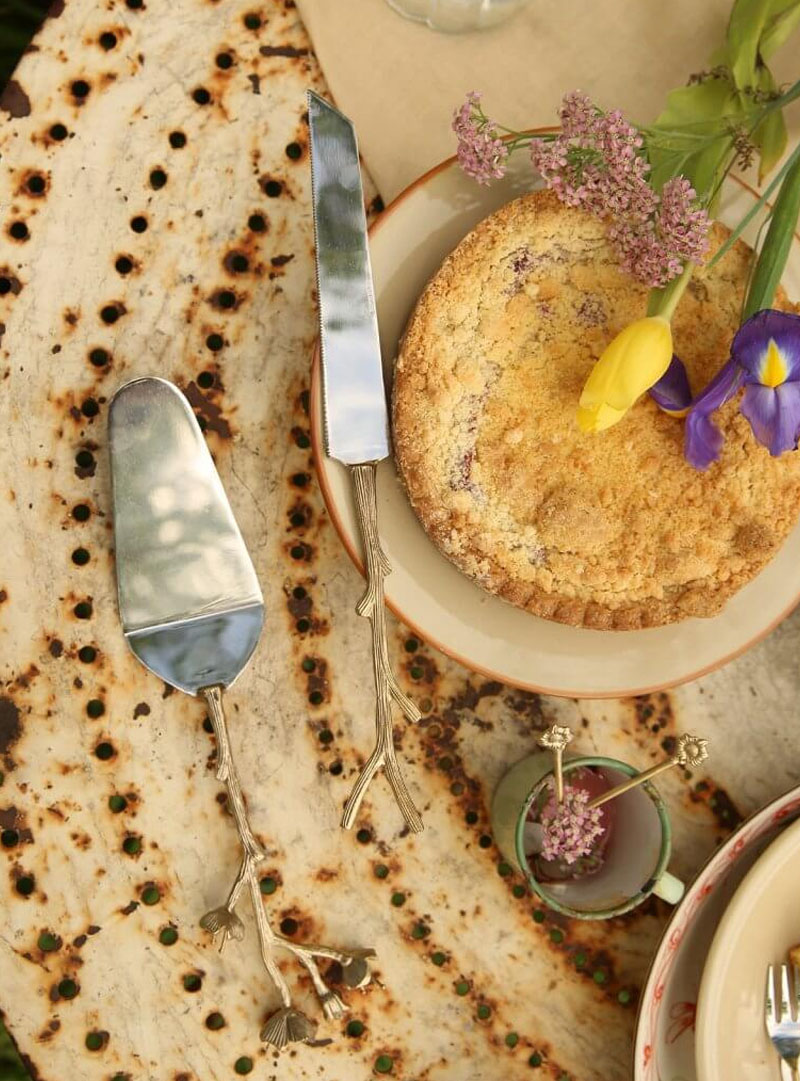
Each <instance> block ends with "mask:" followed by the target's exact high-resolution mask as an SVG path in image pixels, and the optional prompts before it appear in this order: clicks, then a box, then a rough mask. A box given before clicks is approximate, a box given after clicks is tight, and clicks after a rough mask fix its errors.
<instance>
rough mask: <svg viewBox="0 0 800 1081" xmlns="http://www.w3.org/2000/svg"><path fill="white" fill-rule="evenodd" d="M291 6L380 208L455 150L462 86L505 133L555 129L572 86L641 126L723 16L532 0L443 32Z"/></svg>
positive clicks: (781, 69)
mask: <svg viewBox="0 0 800 1081" xmlns="http://www.w3.org/2000/svg"><path fill="white" fill-rule="evenodd" d="M297 2H298V6H299V8H300V11H301V14H302V16H303V19H304V21H305V24H306V27H307V29H308V30H309V32H310V35H311V39H312V41H313V43H314V50H315V52H316V55H317V57H318V58H319V60H320V62H321V64H322V69H323V71H324V73H325V76H326V79H327V82H328V85H329V86H330V88H331V91H332V93H333V95H334V97H335V99H336V101H337V103H338V105H339V106H340V108H342V109H343V110H344V111H345V112H346V113H347V114H348V115H349V116H351V117H352V119H353V120H354V121H355V123H356V125H357V127H358V134H359V140H360V144H361V152H362V155H363V158H364V161H365V162H366V165H367V167H368V169H369V171H370V173H371V174H372V177H373V179H374V180H375V182H376V184H377V186H378V189H379V191H380V192H381V194H382V195H383V198H384V200H386V201H387V202H388V201H389V200H390V199H393V198H394V196H395V195H397V194H398V192H400V191H402V189H403V188H404V187H406V185H408V184H409V183H411V181H412V180H414V179H415V178H416V177H417V176H419V175H420V174H421V173H423V172H424V171H425V170H426V169H429V168H431V166H433V165H436V164H437V162H439V161H441V160H442V159H443V158H446V157H449V156H450V155H451V154H452V153H453V152H454V148H455V139H454V136H453V134H452V132H451V131H450V121H451V117H452V113H453V108H454V107H455V105H456V104H459V103H460V102H461V101H462V100H463V98H464V95H465V94H466V92H467V91H468V90H473V89H477V90H481V91H483V93H484V103H485V107H486V111H487V112H488V113H489V115H491V116H494V117H496V118H497V119H498V120H500V121H502V122H503V123H504V124H506V125H508V126H511V127H520V128H525V127H531V126H535V125H538V124H552V123H554V122H555V121H556V109H557V107H558V103H559V101H560V100H561V97H562V95H563V94H564V93H565V92H566V91H567V90H571V89H574V88H576V87H577V88H580V89H582V90H585V91H586V92H587V93H589V94H590V95H592V96H593V97H594V98H595V99H596V100H597V101H598V103H599V104H601V105H604V106H606V107H607V108H620V109H622V110H623V111H625V112H626V113H627V114H628V115H629V116H630V118H631V119H632V120H637V121H640V122H646V121H649V120H650V119H652V118H653V117H655V115H656V114H657V113H658V111H659V110H660V109H661V107H662V105H663V101H664V95H665V94H666V93H667V91H668V90H670V89H671V88H672V87H674V86H678V85H680V84H682V83H684V82H685V81H686V78H687V76H688V75H689V74H690V73H691V72H694V71H699V70H702V69H703V68H704V67H705V66H706V63H707V60H708V56H709V54H710V52H711V51H712V49H713V48H714V47H715V46H716V45H717V44H718V43H719V41H720V40H721V38H722V34H723V32H724V28H725V24H726V21H727V18H728V12H729V10H730V0H671V2H670V3H669V4H666V3H663V2H662V0H596V2H594V3H592V2H591V0H588V2H587V0H531V3H530V4H529V5H528V6H527V7H526V8H524V9H523V10H522V11H521V12H519V13H518V14H517V15H516V16H514V17H513V18H512V19H510V20H509V21H508V22H507V23H505V24H504V25H502V26H500V27H497V28H495V29H493V30H484V31H479V32H476V33H469V34H441V33H436V32H434V31H431V30H429V29H428V28H427V27H426V26H423V25H421V24H419V23H414V22H411V21H410V20H408V19H404V18H401V17H400V16H399V15H397V14H396V13H395V12H394V11H392V9H391V8H389V6H388V5H387V4H386V0H335V2H334V0H297ZM792 51H793V50H792V45H791V44H790V45H789V46H788V47H787V48H785V49H784V50H783V51H782V53H781V54H780V55H779V57H778V58H777V63H776V64H775V69H776V73H777V75H778V78H779V79H789V78H790V77H791V76H792V67H793V66H794V67H795V68H796V67H797V65H796V63H795V64H794V65H792V62H791V59H792V58H791V55H790V54H791V53H792ZM795 54H796V50H795ZM794 77H795V78H796V77H797V73H796V72H795V74H794ZM792 119H793V120H794V124H795V126H796V125H797V122H798V110H797V109H796V108H795V109H794V111H793V116H790V117H789V120H790V122H791V120H792Z"/></svg>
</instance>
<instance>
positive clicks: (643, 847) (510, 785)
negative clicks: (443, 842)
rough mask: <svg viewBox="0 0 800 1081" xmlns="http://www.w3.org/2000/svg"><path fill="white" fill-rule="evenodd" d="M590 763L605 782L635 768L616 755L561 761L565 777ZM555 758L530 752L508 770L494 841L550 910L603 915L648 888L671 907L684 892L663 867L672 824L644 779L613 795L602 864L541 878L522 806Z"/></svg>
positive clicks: (495, 802)
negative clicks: (567, 877)
mask: <svg viewBox="0 0 800 1081" xmlns="http://www.w3.org/2000/svg"><path fill="white" fill-rule="evenodd" d="M586 766H593V767H594V768H595V769H597V770H599V771H600V772H601V773H602V774H603V775H604V776H605V778H606V780H607V781H608V783H609V785H610V786H611V787H615V786H616V785H618V784H621V783H622V782H623V781H626V780H627V779H628V778H629V777H634V776H636V774H637V773H638V772H639V771H638V770H637V769H635V768H634V767H633V766H630V765H628V763H627V762H620V761H618V760H617V759H615V758H600V757H597V756H586V757H582V758H568V759H565V761H564V780H565V783H567V784H568V783H569V774H570V772H571V771H572V770H575V769H580V768H582V767H586ZM552 767H553V757H552V755H551V754H550V753H549V752H546V751H540V752H536V753H535V754H532V755H528V757H527V758H523V759H522V761H521V762H517V764H516V765H515V766H512V767H511V769H510V770H509V771H508V773H506V775H505V776H504V777H503V779H502V780H501V781H500V783H499V784H498V786H497V788H496V790H495V793H494V797H493V799H492V811H491V816H492V830H493V833H494V838H495V841H496V843H497V845H498V847H499V849H500V851H501V852H502V853H503V855H504V856H505V857H506V859H507V860H508V861H509V862H510V863H513V864H515V865H516V866H517V867H519V869H520V870H521V871H522V873H523V874H524V875H525V877H526V878H527V880H528V883H529V884H530V887H531V889H532V890H533V891H534V892H535V893H536V894H538V896H539V897H540V898H541V899H542V901H544V903H545V904H546V905H547V906H548V907H549V908H552V909H554V910H555V911H556V912H561V913H562V914H563V915H565V916H572V917H574V918H576V919H579V920H607V919H610V918H611V917H612V916H621V915H622V914H623V913H624V912H630V910H631V909H632V908H635V907H636V906H637V905H639V904H641V903H642V901H644V900H645V899H646V898H647V897H649V896H650V894H651V893H654V894H656V896H657V897H661V898H662V900H664V901H668V902H669V903H670V904H677V902H678V901H680V899H681V897H682V896H683V891H684V885H683V883H682V882H681V881H680V879H678V878H676V877H675V876H674V875H672V874H670V873H669V871H667V864H668V862H669V857H670V852H671V851H672V828H671V826H670V821H669V815H668V814H667V809H666V807H665V805H664V801H663V800H662V799H661V796H660V795H659V794H658V792H657V790H656V789H655V787H654V786H653V785H652V784H651V783H650V782H645V783H644V784H642V785H639V786H638V787H636V788H632V789H630V790H629V791H628V792H625V793H624V794H623V795H621V796H617V797H616V798H615V800H614V804H615V807H614V810H615V815H614V823H613V827H612V832H611V835H610V838H609V842H608V846H607V848H606V851H605V855H604V859H603V865H602V867H601V868H600V869H599V870H598V871H595V872H594V873H592V874H590V875H585V876H584V877H582V878H576V879H573V880H571V881H566V882H540V881H539V880H538V879H537V878H536V875H535V873H534V870H533V868H532V866H531V864H530V862H529V860H528V857H527V856H526V854H525V847H524V830H525V822H526V819H527V816H528V811H529V809H530V807H531V804H532V803H533V801H534V800H535V799H536V798H537V797H538V796H539V794H540V793H541V791H542V788H543V787H544V785H545V784H547V781H548V779H549V778H550V777H551V776H552V773H553V768H552Z"/></svg>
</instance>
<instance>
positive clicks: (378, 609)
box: [342, 463, 423, 833]
mask: <svg viewBox="0 0 800 1081" xmlns="http://www.w3.org/2000/svg"><path fill="white" fill-rule="evenodd" d="M352 473H353V485H354V487H355V494H356V510H357V512H358V522H359V526H360V528H361V539H362V541H363V544H364V557H365V563H366V572H367V588H366V590H365V592H364V595H363V597H362V598H361V600H360V601H359V602H358V604H357V606H356V612H358V614H359V615H360V616H363V617H364V618H365V619H368V620H369V622H370V627H371V629H372V671H373V675H374V678H375V735H376V739H375V749H374V750H373V752H372V754H371V755H370V756H369V758H368V759H367V761H366V763H365V764H364V768H363V769H362V770H361V773H360V774H359V777H358V780H357V781H356V783H355V786H354V788H353V791H352V792H351V793H350V797H349V799H348V800H347V803H346V804H345V808H344V814H343V815H342V826H343V827H344V828H345V829H346V830H349V829H350V828H351V827H352V825H353V823H354V822H355V819H356V815H357V814H358V809H359V807H360V806H361V801H362V799H363V798H364V794H365V792H366V791H367V788H368V787H369V784H370V782H371V781H372V778H373V777H374V776H375V774H376V773H377V772H378V770H379V769H380V768H381V766H383V770H384V773H385V774H386V779H387V780H388V782H389V785H390V787H391V789H392V792H393V793H394V797H395V799H396V800H397V805H398V806H399V808H400V812H401V814H402V815H403V818H404V819H405V821H406V823H407V825H408V827H409V829H411V830H412V831H413V832H414V833H421V832H422V828H423V827H422V818H421V817H420V813H419V811H418V810H417V808H416V807H415V806H414V801H413V800H412V799H411V796H410V794H409V791H408V789H407V788H406V783H405V781H404V780H403V775H402V773H401V772H400V764H399V762H398V761H397V754H396V752H395V747H394V732H393V728H392V700H393V699H394V701H395V702H396V703H397V705H398V706H399V708H400V709H401V710H402V712H403V713H404V714H405V716H406V718H407V719H408V720H409V721H418V720H419V718H420V712H419V710H418V709H417V707H416V705H415V704H414V703H413V702H412V701H411V699H410V698H409V697H408V695H406V694H404V693H403V691H402V690H401V689H400V687H399V685H398V683H397V680H396V679H395V677H394V674H393V672H392V669H391V665H390V663H389V648H388V645H387V643H386V609H385V607H384V596H383V580H384V578H385V577H386V575H387V574H390V573H391V570H392V567H391V564H390V563H389V560H388V559H387V558H386V555H385V553H384V551H383V549H382V548H381V542H380V537H379V535H378V508H377V502H376V495H375V465H374V463H373V464H370V465H356V466H353V468H352Z"/></svg>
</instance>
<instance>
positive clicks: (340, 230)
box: [308, 90, 422, 833]
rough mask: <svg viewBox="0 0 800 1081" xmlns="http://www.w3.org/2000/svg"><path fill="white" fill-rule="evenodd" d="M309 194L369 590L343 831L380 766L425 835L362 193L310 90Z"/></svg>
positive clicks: (338, 443) (327, 370)
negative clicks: (395, 622) (389, 529)
mask: <svg viewBox="0 0 800 1081" xmlns="http://www.w3.org/2000/svg"><path fill="white" fill-rule="evenodd" d="M308 119H309V127H310V130H311V188H312V205H313V211H314V237H315V249H316V263H317V289H318V293H319V322H320V353H321V355H322V408H323V421H324V442H325V453H326V454H327V455H328V457H330V458H335V459H337V461H340V462H342V463H343V464H344V465H346V466H347V467H348V468H349V469H350V472H351V474H352V478H353V487H354V491H355V501H356V511H357V514H358V523H359V528H360V531H361V540H362V544H363V547H364V557H365V558H364V563H365V568H366V577H367V588H366V592H365V593H364V595H363V597H362V598H361V600H360V601H359V602H358V604H357V606H356V611H357V612H358V614H359V615H360V616H364V617H365V618H366V619H368V620H369V621H370V625H371V629H372V668H373V675H374V679H375V698H376V703H375V729H376V743H375V749H374V750H373V752H372V754H371V755H370V757H369V758H368V759H367V762H366V763H365V765H364V768H363V769H362V770H361V773H360V775H359V777H358V780H357V781H356V784H355V787H354V788H353V791H352V792H351V794H350V797H349V799H348V800H347V803H346V804H345V808H344V814H343V816H342V826H343V827H344V828H345V829H350V828H351V826H352V825H353V823H354V822H355V819H356V816H357V814H358V809H359V807H360V805H361V801H362V799H363V798H364V793H365V792H366V790H367V787H368V786H369V784H370V781H371V780H372V778H373V777H374V776H375V774H376V773H377V771H378V770H379V769H380V768H381V766H383V769H384V772H385V774H386V778H387V780H388V781H389V784H390V786H391V789H392V792H393V793H394V796H395V799H396V800H397V803H398V805H399V807H400V811H401V813H402V815H403V818H404V819H405V821H406V823H407V825H408V826H409V828H410V829H411V830H413V831H414V832H415V833H419V832H420V831H421V830H422V818H421V817H420V814H419V811H418V810H417V808H416V807H415V806H414V803H413V800H412V799H411V796H410V794H409V792H408V789H407V787H406V784H405V781H404V780H403V775H402V773H401V772H400V765H399V763H398V761H397V755H396V752H395V747H394V738H393V727H392V700H394V702H396V703H397V705H398V706H399V707H400V709H401V710H402V712H403V713H404V714H405V716H406V718H407V719H408V720H409V721H418V720H419V718H420V713H419V710H418V709H417V707H416V705H415V704H414V703H413V702H412V701H411V699H410V698H409V697H408V696H407V695H405V694H404V693H403V691H402V690H401V689H400V687H399V685H398V683H397V681H396V679H395V677H394V674H393V672H392V669H391V665H390V662H389V650H388V646H387V642H386V612H385V608H384V584H383V582H384V578H385V577H386V575H387V574H389V573H390V571H391V569H392V568H391V565H390V563H389V560H388V559H387V557H386V555H385V553H384V552H383V550H382V548H381V544H380V537H379V534H378V512H377V502H376V490H375V476H376V467H377V464H378V462H379V461H381V460H382V459H383V458H388V456H389V453H390V447H389V415H388V409H387V406H386V390H385V388H384V384H383V364H382V361H381V346H380V339H379V337H378V319H377V315H376V312H375V297H374V292H373V285H372V269H371V267H370V261H369V248H368V246H367V221H366V215H365V213H364V192H363V190H362V186H361V172H360V169H359V163H358V144H357V142H356V133H355V129H354V127H353V124H352V122H351V121H350V120H349V119H348V118H347V117H346V116H344V115H343V114H342V113H340V112H339V111H338V110H337V109H334V108H333V106H332V105H330V104H329V103H328V102H327V101H324V100H323V99H322V98H321V97H319V95H317V94H315V93H314V92H313V91H312V90H309V91H308Z"/></svg>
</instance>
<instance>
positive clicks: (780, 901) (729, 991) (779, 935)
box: [695, 822, 800, 1081]
mask: <svg viewBox="0 0 800 1081" xmlns="http://www.w3.org/2000/svg"><path fill="white" fill-rule="evenodd" d="M799 867H800V822H795V823H793V824H792V825H791V826H789V827H787V829H786V830H785V831H784V832H783V833H782V834H781V835H780V836H779V837H778V839H777V840H776V841H773V843H772V844H771V845H770V846H769V848H768V849H767V850H766V852H765V853H764V854H763V855H762V856H761V857H760V858H759V859H758V860H757V861H756V864H755V866H754V867H753V868H752V870H751V871H750V872H749V873H748V875H747V877H746V878H745V880H744V881H743V882H742V884H741V886H740V887H739V889H738V890H737V891H736V893H735V894H734V896H733V900H732V901H731V902H730V904H729V905H728V908H727V911H726V912H725V915H724V916H723V918H722V921H721V922H720V925H719V928H718V930H717V933H716V935H715V936H714V941H713V943H712V945H711V950H710V951H709V954H708V960H707V962H706V967H705V971H704V972H703V979H702V982H701V984H700V997H699V1000H698V1004H697V1028H696V1031H697V1035H696V1037H695V1057H696V1062H697V1078H698V1081H731V1079H732V1078H747V1081H776V1079H777V1078H778V1076H779V1073H778V1062H777V1055H776V1054H775V1052H774V1050H773V1049H772V1045H771V1043H770V1042H769V1039H768V1038H767V1033H766V1029H765V1027H764V992H765V988H766V971H767V965H769V964H780V963H781V962H783V961H786V959H787V958H786V953H787V950H788V949H789V948H790V947H791V946H795V945H797V944H798V943H800V897H799V896H798V877H797V871H798V868H799Z"/></svg>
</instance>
